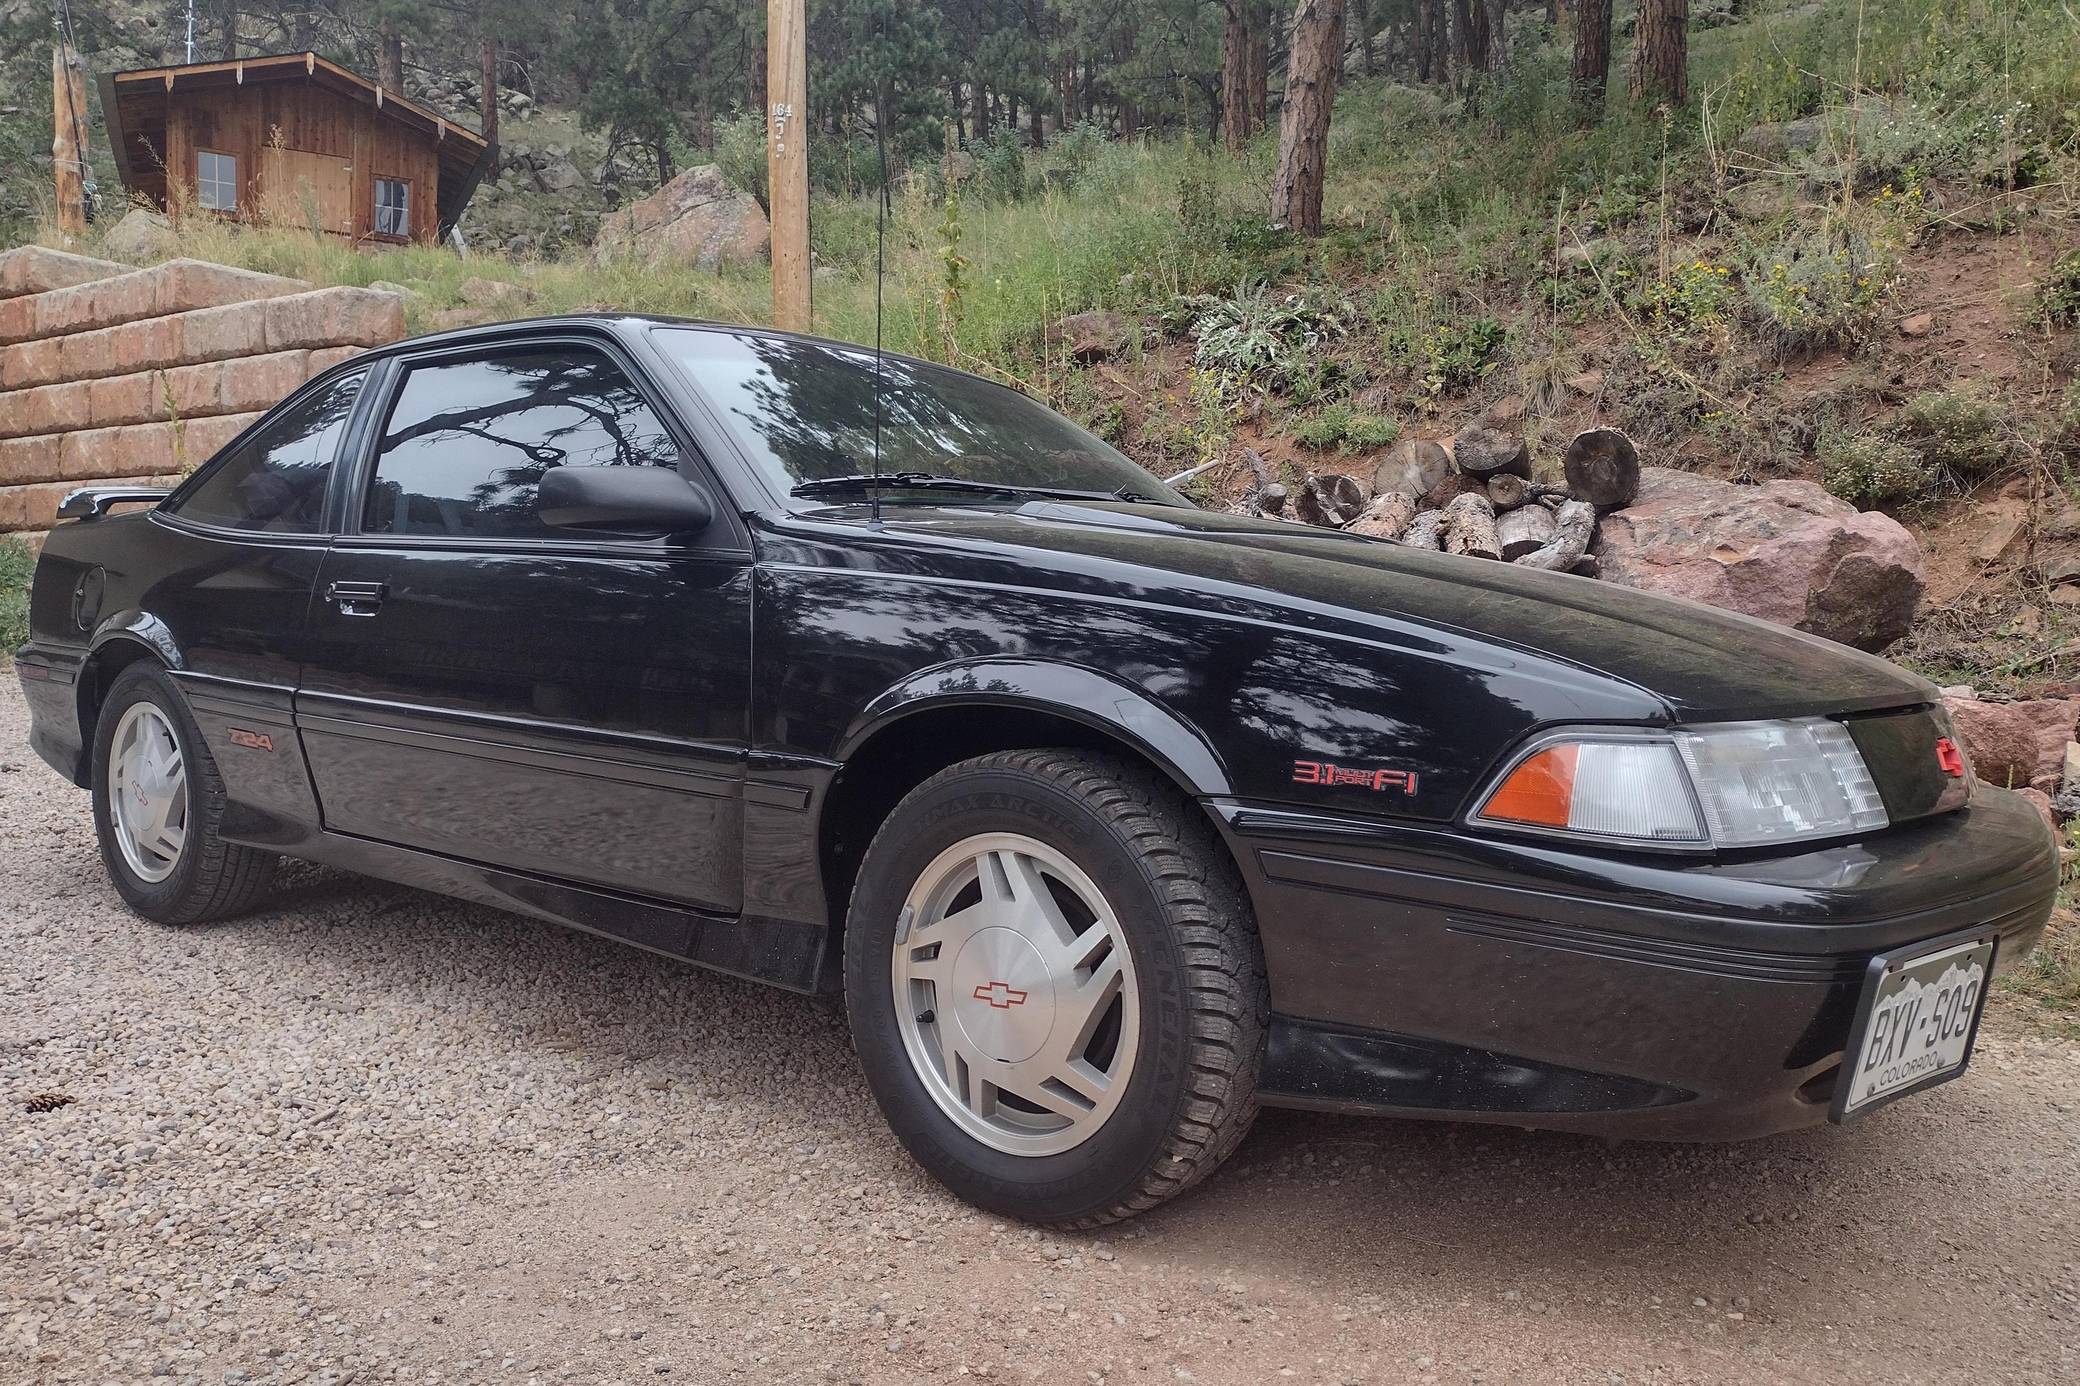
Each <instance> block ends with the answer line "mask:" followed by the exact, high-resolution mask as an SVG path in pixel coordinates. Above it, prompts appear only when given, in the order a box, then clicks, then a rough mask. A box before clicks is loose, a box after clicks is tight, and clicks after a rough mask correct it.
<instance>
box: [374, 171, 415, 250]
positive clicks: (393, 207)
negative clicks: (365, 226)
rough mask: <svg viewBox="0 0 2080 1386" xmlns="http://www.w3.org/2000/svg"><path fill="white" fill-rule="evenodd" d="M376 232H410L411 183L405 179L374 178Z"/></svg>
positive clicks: (408, 233)
mask: <svg viewBox="0 0 2080 1386" xmlns="http://www.w3.org/2000/svg"><path fill="white" fill-rule="evenodd" d="M376 234H377V235H378V236H410V235H411V234H412V185H411V183H409V182H408V181H406V180H405V179H402V178H378V179H376Z"/></svg>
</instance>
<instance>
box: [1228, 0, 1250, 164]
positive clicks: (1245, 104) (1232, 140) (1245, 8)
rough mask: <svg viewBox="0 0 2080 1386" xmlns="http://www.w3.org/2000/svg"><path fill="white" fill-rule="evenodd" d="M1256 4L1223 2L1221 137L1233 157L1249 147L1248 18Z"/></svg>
mask: <svg viewBox="0 0 2080 1386" xmlns="http://www.w3.org/2000/svg"><path fill="white" fill-rule="evenodd" d="M1253 6H1254V0H1221V136H1222V139H1223V141H1224V142H1225V143H1226V144H1227V146H1228V150H1229V152H1230V153H1233V154H1240V153H1241V152H1242V150H1243V147H1244V146H1245V145H1247V144H1248V143H1249V137H1250V134H1251V129H1250V123H1249V39H1250V34H1249V16H1250V10H1251V9H1252V8H1253Z"/></svg>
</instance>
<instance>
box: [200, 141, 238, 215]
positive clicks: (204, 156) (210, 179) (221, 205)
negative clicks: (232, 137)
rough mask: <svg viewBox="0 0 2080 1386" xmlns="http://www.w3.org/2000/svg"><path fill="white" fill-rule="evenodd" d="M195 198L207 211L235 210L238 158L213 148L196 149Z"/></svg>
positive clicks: (236, 207) (236, 203)
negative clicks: (220, 152)
mask: <svg viewBox="0 0 2080 1386" xmlns="http://www.w3.org/2000/svg"><path fill="white" fill-rule="evenodd" d="M195 200H196V201H197V202H199V203H200V204H202V206H203V207H204V208H205V209H206V210H208V211H212V212H235V211H237V210H238V160H236V159H234V158H232V157H231V156H230V155H229V154H219V153H217V152H216V151H215V150H213V149H203V150H198V151H196V154H195Z"/></svg>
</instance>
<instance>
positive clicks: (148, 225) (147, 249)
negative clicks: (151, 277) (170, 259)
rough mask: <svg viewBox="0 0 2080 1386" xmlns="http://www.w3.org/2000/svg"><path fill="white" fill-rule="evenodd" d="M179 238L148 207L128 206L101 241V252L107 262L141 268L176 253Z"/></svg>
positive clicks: (171, 224) (169, 223)
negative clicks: (118, 261) (105, 256)
mask: <svg viewBox="0 0 2080 1386" xmlns="http://www.w3.org/2000/svg"><path fill="white" fill-rule="evenodd" d="M180 248H181V238H180V235H179V233H177V232H176V231H175V230H174V229H173V223H172V222H170V221H168V220H167V219H166V217H165V216H164V215H163V214H162V213H159V212H154V211H152V210H151V209H150V208H148V207H132V208H131V209H130V210H129V211H127V212H125V213H123V216H122V219H121V220H120V221H118V222H117V223H116V224H115V225H114V226H111V227H109V228H108V234H107V235H105V236H103V237H102V238H101V249H102V253H104V254H106V255H107V256H108V257H109V258H110V259H114V260H122V261H124V262H126V263H128V264H133V265H144V264H150V263H152V262H153V261H155V260H164V259H165V258H166V257H167V256H169V255H177V254H179V253H180Z"/></svg>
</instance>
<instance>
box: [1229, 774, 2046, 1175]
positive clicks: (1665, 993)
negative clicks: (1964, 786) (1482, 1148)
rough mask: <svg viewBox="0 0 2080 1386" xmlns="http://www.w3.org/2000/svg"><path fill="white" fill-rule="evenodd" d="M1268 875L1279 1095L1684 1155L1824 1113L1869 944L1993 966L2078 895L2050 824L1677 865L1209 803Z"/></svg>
mask: <svg viewBox="0 0 2080 1386" xmlns="http://www.w3.org/2000/svg"><path fill="white" fill-rule="evenodd" d="M1209 807H1210V808H1212V809H1213V810H1214V812H1215V814H1216V815H1217V817H1218V818H1219V820H1220V821H1221V823H1222V826H1223V830H1224V833H1225V834H1226V836H1227V839H1228V842H1229V845H1230V847H1231V849H1233V851H1234V854H1235V857H1236V860H1237V861H1238V862H1239V863H1240V864H1241V866H1242V869H1243V872H1244V875H1245V877H1246V878H1247V879H1248V883H1249V886H1250V891H1251V895H1252V898H1253V899H1254V900H1255V902H1256V907H1257V918H1258V925H1259V929H1260V931H1261V933H1262V936H1263V941H1264V953H1265V962H1266V965H1267V967H1268V969H1269V972H1270V977H1271V994H1272V1005H1273V1008H1274V1012H1275V1014H1274V1017H1273V1023H1272V1030H1271V1040H1270V1048H1269V1053H1268V1055H1267V1060H1266V1067H1265V1071H1264V1072H1263V1074H1262V1075H1261V1077H1260V1080H1259V1089H1260V1095H1261V1096H1262V1098H1263V1100H1264V1101H1265V1102H1267V1103H1269V1104H1272V1105H1282V1106H1296V1107H1309V1108H1317V1109H1322V1110H1330V1111H1370V1112H1382V1113H1390V1114H1399V1115H1408V1116H1439V1117H1451V1118H1455V1119H1464V1120H1479V1121H1495V1122H1506V1123H1509V1124H1512V1125H1518V1126H1529V1127H1544V1128H1552V1129H1560V1130H1572V1131H1584V1132H1592V1133H1596V1134H1601V1135H1612V1136H1635V1137H1643V1138H1652V1139H1665V1140H1729V1139H1742V1138H1746V1137H1751V1136H1761V1135H1767V1134H1769V1133H1771V1132H1774V1131H1783V1130H1789V1129H1792V1128H1795V1127H1800V1126H1809V1125H1812V1124H1815V1123H1817V1122H1821V1121H1824V1120H1825V1119H1826V1116H1827V1111H1828V1103H1829V1100H1830V1099H1831V1097H1832V1095H1833V1091H1834V1078H1835V1075H1836V1074H1837V1072H1838V1071H1839V1069H1840V1066H1841V1059H1842V1049H1843V1046H1844V1044H1845V1043H1846V1041H1847V1039H1848V1031H1849V1027H1850V1024H1851V1022H1852V1020H1853V1017H1854V1014H1855V1009H1856V1002H1857V997H1858V994H1859V992H1860V989H1861V986H1862V983H1863V978H1864V970H1865V966H1866V964H1867V963H1868V962H1869V960H1870V958H1871V957H1872V955H1873V954H1876V953H1880V952H1884V951H1887V950H1889V949H1893V948H1898V947H1900V946H1903V945H1906V944H1911V943H1918V942H1921V941H1923V940H1926V939H1931V938H1937V937H1940V936H1942V935H1945V934H1950V933H1955V932H1957V931H1958V930H1960V929H1965V928H1973V927H1978V926H1981V925H1986V924H1992V925H1994V926H1996V927H1997V928H1998V929H1999V931H2000V934H2001V945H2000V949H1999V955H1998V959H1997V964H1996V965H1997V967H2000V968H2002V969H2005V968H2006V967H2007V966H2009V965H2012V964H2013V963H2014V961H2015V960H2016V959H2018V958H2020V957H2021V956H2023V955H2024V954H2026V953H2027V952H2028V951H2029V949H2030V948H2031V947H2032V946H2034V944H2035V942H2036V939H2037V937H2038V936H2039V935H2040V934H2041V933H2042V932H2043V928H2044V924H2045V921H2046V920H2047V919H2048V918H2049V916H2050V913H2051V905H2052V899H2053V896H2054V894H2055V893H2056V889H2057V877H2058V855H2057V848H2056V845H2055V844H2054V842H2053V841H2052V837H2051V834H2050V832H2049V831H2048V830H2047V829H2046V828H2045V826H2044V823H2043V820H2042V819H2041V818H2039V817H2038V816H2037V813H2036V811H2035V810H2034V809H2033V808H2031V807H2030V806H2029V805H2028V804H2027V803H2026V802H2024V801H2023V800H2022V799H2021V798H2020V797H2019V796H2016V795H2013V794H2009V793H2007V792H2006V791H2003V790H1997V789H1993V788H1991V787H1988V786H1985V785H1980V786H1976V787H1975V788H1974V791H1973V796H1972V800H1971V802H1970V804H1969V806H1968V807H1967V808H1965V809H1964V810H1962V811H1960V812H1957V813H1953V814H1948V815H1945V816H1943V817H1941V818H1936V819H1929V820H1925V821H1922V822H1919V823H1913V824H1908V825H1905V826H1902V827H1899V828H1894V829H1890V830H1888V831H1885V832H1882V833H1876V834H1873V835H1871V836H1869V837H1867V838H1863V839H1860V840H1853V841H1848V842H1840V843H1833V844H1828V845H1825V846H1822V847H1818V848H1816V849H1814V850H1812V851H1809V852H1804V853H1801V854H1799V855H1796V856H1788V857H1787V856H1750V857H1748V858H1746V859H1714V860H1705V861H1689V862H1684V861H1677V860H1674V859H1671V858H1669V857H1665V856H1662V857H1642V856H1633V857H1609V856H1599V855H1592V854H1588V853H1582V852H1576V851H1571V850H1565V849H1561V848H1557V847H1555V846H1553V845H1552V844H1545V843H1539V844H1527V843H1523V842H1506V841H1501V840H1491V839H1484V838H1477V837H1472V836H1469V835H1467V834H1465V833H1463V832H1461V831H1459V830H1456V829H1451V828H1429V827H1410V826H1407V825H1399V824H1388V823H1382V822H1378V821H1364V820H1353V819H1331V818H1325V817H1322V816H1320V815H1317V814H1312V813H1299V812H1293V811H1290V810H1286V809H1283V808H1275V807H1271V806H1266V805H1253V804H1245V803H1240V802H1233V801H1216V802H1214V803H1212V804H1210V805H1209Z"/></svg>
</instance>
